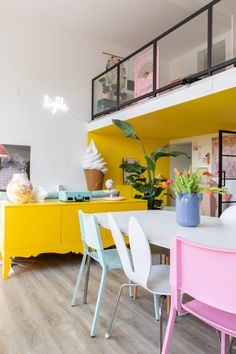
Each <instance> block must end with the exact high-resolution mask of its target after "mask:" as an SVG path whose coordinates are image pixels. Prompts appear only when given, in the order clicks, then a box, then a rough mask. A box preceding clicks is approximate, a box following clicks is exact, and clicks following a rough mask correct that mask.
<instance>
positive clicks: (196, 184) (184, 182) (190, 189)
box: [163, 167, 230, 227]
mask: <svg viewBox="0 0 236 354" xmlns="http://www.w3.org/2000/svg"><path fill="white" fill-rule="evenodd" d="M174 174H175V178H174V182H173V181H172V180H169V181H168V182H164V183H163V186H164V187H171V188H172V189H173V190H174V192H175V194H176V221H177V223H178V224H179V225H181V226H187V227H192V226H197V225H198V224H199V223H200V201H201V200H202V195H203V193H207V194H208V195H211V194H212V193H219V194H222V195H223V197H224V198H225V199H229V198H230V194H228V193H226V190H225V188H218V187H209V186H208V185H203V184H202V183H201V181H202V177H203V176H205V177H207V178H208V179H210V178H211V177H212V174H211V173H210V172H208V171H205V172H203V173H202V172H201V170H200V169H197V170H196V171H194V172H193V171H192V168H191V167H190V168H189V169H188V170H184V171H183V172H182V171H180V170H179V169H177V168H175V169H174Z"/></svg>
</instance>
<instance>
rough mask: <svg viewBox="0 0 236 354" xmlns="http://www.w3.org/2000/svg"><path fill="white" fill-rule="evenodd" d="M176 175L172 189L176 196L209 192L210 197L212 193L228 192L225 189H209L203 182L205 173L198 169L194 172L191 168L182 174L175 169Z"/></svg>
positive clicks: (208, 174) (209, 175)
mask: <svg viewBox="0 0 236 354" xmlns="http://www.w3.org/2000/svg"><path fill="white" fill-rule="evenodd" d="M174 173H175V180H174V183H173V184H172V189H173V190H174V192H175V194H181V193H188V194H193V193H204V192H207V193H208V194H209V195H211V193H219V194H225V192H226V190H225V188H217V187H209V185H207V184H205V185H202V184H201V181H202V176H203V175H204V173H203V174H202V172H201V170H200V169H197V170H196V171H194V172H193V171H192V168H191V167H190V168H189V169H188V170H184V171H183V172H181V171H179V170H178V169H177V168H175V169H174ZM205 176H208V177H211V174H210V173H208V172H207V173H206V174H205Z"/></svg>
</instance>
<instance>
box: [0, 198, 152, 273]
mask: <svg viewBox="0 0 236 354" xmlns="http://www.w3.org/2000/svg"><path fill="white" fill-rule="evenodd" d="M146 208H147V204H146V201H143V200H137V199H136V200H135V199H130V200H124V201H112V202H110V201H105V200H96V201H91V202H80V203H71V202H69V203H66V202H60V201H46V202H44V203H28V204H20V205H19V204H18V205H16V204H12V203H6V202H3V203H1V257H2V262H3V271H2V277H3V279H7V277H8V273H9V271H10V267H11V258H12V257H30V256H37V255H38V254H40V253H51V252H52V253H68V252H75V253H82V252H83V246H82V240H81V235H80V228H79V221H78V210H80V209H81V210H83V211H84V212H85V213H99V212H101V213H102V212H108V211H129V210H145V209H146ZM102 237H103V243H104V246H105V247H109V246H111V245H113V244H114V242H113V239H112V237H111V235H110V232H109V231H107V230H105V229H102Z"/></svg>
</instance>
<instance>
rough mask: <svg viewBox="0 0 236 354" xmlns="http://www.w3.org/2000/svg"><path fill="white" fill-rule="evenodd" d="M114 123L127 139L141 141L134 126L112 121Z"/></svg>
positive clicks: (116, 120)
mask: <svg viewBox="0 0 236 354" xmlns="http://www.w3.org/2000/svg"><path fill="white" fill-rule="evenodd" d="M112 123H113V124H115V126H117V128H119V129H120V130H121V131H122V133H123V134H124V136H126V137H127V138H131V139H137V140H140V139H139V137H138V136H137V134H136V132H135V130H134V127H133V125H132V124H130V123H128V122H125V121H122V120H119V119H112Z"/></svg>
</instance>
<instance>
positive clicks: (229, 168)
mask: <svg viewBox="0 0 236 354" xmlns="http://www.w3.org/2000/svg"><path fill="white" fill-rule="evenodd" d="M223 153H224V154H226V155H236V135H225V136H223ZM223 170H224V171H225V175H226V176H227V177H228V178H235V176H236V157H227V156H225V157H224V159H223ZM218 171H219V139H218V137H217V138H212V173H213V177H218Z"/></svg>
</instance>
